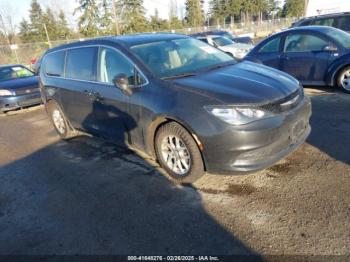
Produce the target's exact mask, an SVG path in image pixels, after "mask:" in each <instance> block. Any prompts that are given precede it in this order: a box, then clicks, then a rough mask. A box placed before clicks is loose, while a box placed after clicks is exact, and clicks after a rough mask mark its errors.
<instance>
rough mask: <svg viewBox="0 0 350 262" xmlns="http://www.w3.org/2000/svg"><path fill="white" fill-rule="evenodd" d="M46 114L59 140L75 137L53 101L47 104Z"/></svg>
mask: <svg viewBox="0 0 350 262" xmlns="http://www.w3.org/2000/svg"><path fill="white" fill-rule="evenodd" d="M47 112H48V114H49V117H50V119H51V122H52V124H53V126H54V128H55V130H56V132H57V134H58V135H59V136H60V138H61V139H69V138H72V137H74V136H75V131H74V130H73V129H72V128H71V126H70V125H69V123H68V121H67V118H66V117H65V115H64V113H63V111H62V109H61V108H60V106H59V105H58V104H57V103H56V102H55V101H53V100H51V101H49V102H48V104H47Z"/></svg>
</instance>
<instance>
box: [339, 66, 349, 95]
mask: <svg viewBox="0 0 350 262" xmlns="http://www.w3.org/2000/svg"><path fill="white" fill-rule="evenodd" d="M340 84H341V86H342V88H344V89H345V90H346V91H350V69H349V70H346V71H344V72H343V73H342V74H341V76H340Z"/></svg>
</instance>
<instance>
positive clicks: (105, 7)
mask: <svg viewBox="0 0 350 262" xmlns="http://www.w3.org/2000/svg"><path fill="white" fill-rule="evenodd" d="M111 9H112V6H111V3H110V2H108V1H107V0H102V2H101V3H100V13H101V14H102V15H101V18H100V23H99V27H100V30H101V31H102V34H104V35H109V34H111V33H112V32H113V21H112V10H111Z"/></svg>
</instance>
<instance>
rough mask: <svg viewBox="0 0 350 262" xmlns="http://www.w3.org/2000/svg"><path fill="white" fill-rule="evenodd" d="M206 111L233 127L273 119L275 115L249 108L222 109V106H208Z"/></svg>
mask: <svg viewBox="0 0 350 262" xmlns="http://www.w3.org/2000/svg"><path fill="white" fill-rule="evenodd" d="M205 109H206V110H207V111H208V112H209V113H210V114H212V115H214V116H216V117H218V118H220V119H221V120H223V121H225V122H226V123H229V124H231V125H235V126H238V125H244V124H248V123H251V122H254V121H256V120H260V119H265V118H269V117H273V116H274V114H273V113H270V112H267V111H264V110H261V109H257V108H248V107H228V106H227V107H220V106H217V107H215V106H207V107H205Z"/></svg>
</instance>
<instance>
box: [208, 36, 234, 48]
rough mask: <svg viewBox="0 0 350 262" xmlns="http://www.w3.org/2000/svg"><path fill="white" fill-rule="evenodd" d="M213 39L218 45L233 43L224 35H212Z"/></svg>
mask: <svg viewBox="0 0 350 262" xmlns="http://www.w3.org/2000/svg"><path fill="white" fill-rule="evenodd" d="M213 41H214V42H215V44H217V45H218V46H225V45H232V44H233V42H232V41H231V40H230V39H228V38H226V37H222V36H218V37H214V38H213Z"/></svg>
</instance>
